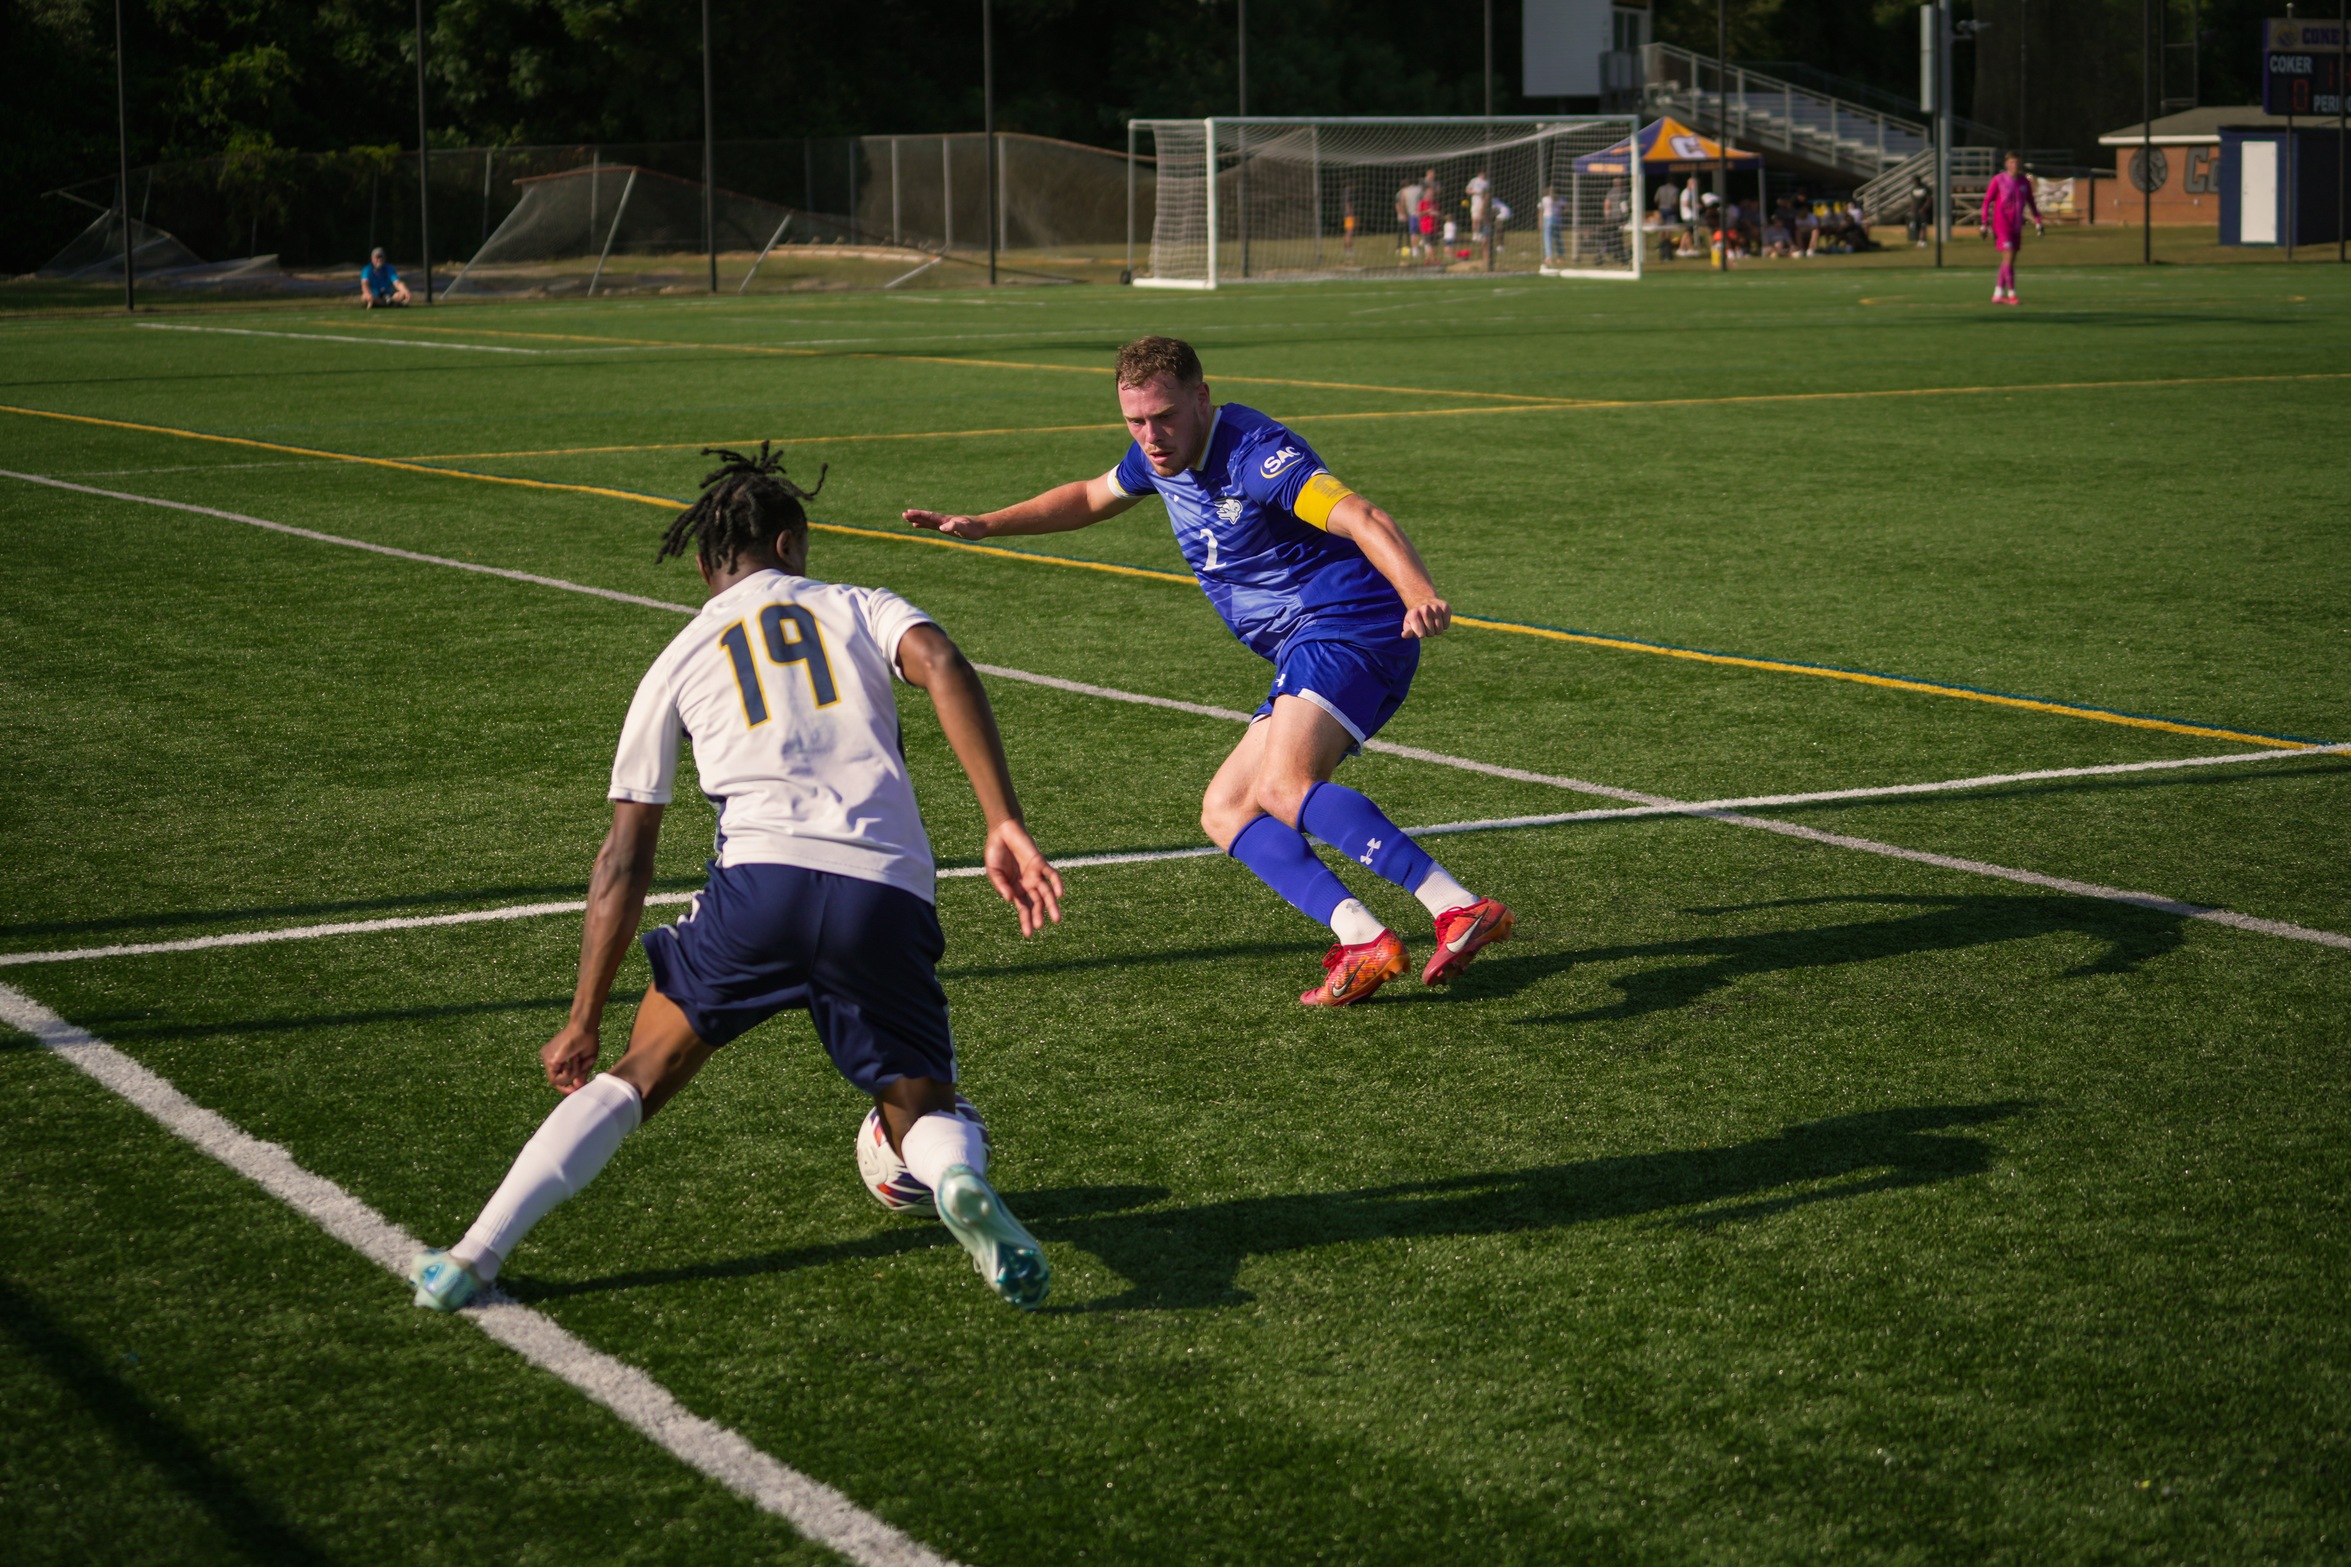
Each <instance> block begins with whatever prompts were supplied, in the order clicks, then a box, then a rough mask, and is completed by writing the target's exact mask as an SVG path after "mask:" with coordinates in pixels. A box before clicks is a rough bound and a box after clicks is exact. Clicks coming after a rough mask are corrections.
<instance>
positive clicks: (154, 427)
mask: <svg viewBox="0 0 2351 1567" xmlns="http://www.w3.org/2000/svg"><path fill="white" fill-rule="evenodd" d="M0 413H11V414H24V415H26V416H28V417H30V418H35V419H60V420H64V421H65V422H67V423H69V424H94V425H98V426H101V427H103V428H105V429H110V430H134V431H136V432H138V433H139V434H141V435H173V436H178V437H179V438H180V439H182V440H189V441H212V442H215V443H217V444H219V445H222V446H250V447H257V448H259V449H260V450H262V451H265V452H286V453H289V454H291V455H293V456H296V457H315V458H317V459H319V460H320V461H322V462H347V463H360V464H363V465H365V466H367V467H370V468H394V469H397V470H399V471H400V472H402V473H429V474H434V475H437V476H438V477H440V478H444V479H471V480H473V481H475V482H476V483H479V484H511V485H514V486H516V487H518V488H521V489H526V490H559V491H565V492H568V493H570V494H573V495H595V496H601V497H602V498H604V499H606V500H614V501H632V502H634V503H635V504H637V505H639V506H658V507H660V508H661V509H662V510H664V511H676V510H677V509H678V508H679V507H680V506H681V505H683V504H684V503H683V502H681V501H677V500H674V499H672V498H670V497H669V496H666V495H647V494H645V493H643V492H642V491H639V490H613V489H607V488H605V487H604V486H602V485H596V484H559V483H556V482H555V481H553V480H549V479H514V478H509V477H507V476H506V475H504V474H499V473H474V472H471V471H470V470H467V469H464V468H437V467H434V466H433V465H432V464H430V463H420V462H405V461H402V460H401V459H399V458H396V457H363V456H361V455H359V454H358V453H356V452H332V451H326V450H323V449H321V448H319V447H315V446H287V445H283V444H281V443H279V442H277V441H257V440H254V439H252V438H251V437H249V436H242V435H214V434H212V433H211V432H210V431H206V430H181V429H176V428H174V427H173V426H171V425H167V424H138V423H134V422H133V421H131V420H128V419H101V418H99V417H97V416H96V415H95V414H68V413H58V412H55V411H54V410H51V409H47V408H19V407H17V406H15V405H14V404H11V403H0ZM809 526H810V527H812V528H817V529H821V530H822V531H824V532H826V533H844V534H848V535H851V536H852V537H856V538H865V539H888V540H891V541H893V542H898V543H908V544H936V545H941V546H944V547H945V548H948V549H959V550H975V551H977V552H978V553H980V554H982V555H1002V556H1006V557H1008V558H1010V559H1013V560H1030V561H1044V562H1046V563H1047V564H1049V565H1054V566H1068V567H1072V568H1074V569H1076V570H1079V571H1100V572H1107V573H1109V574H1110V575H1111V576H1114V577H1148V578H1152V579H1154V580H1157V581H1160V582H1181V583H1184V584H1186V585H1187V586H1188V585H1189V584H1190V583H1191V581H1192V579H1191V578H1190V577H1189V576H1182V575H1178V574H1177V573H1175V572H1172V571H1152V570H1149V569H1147V568H1145V567H1142V566H1121V565H1117V564H1114V563H1112V562H1110V561H1100V560H1072V559H1069V558H1067V557H1064V556H1060V555H1043V554H1032V553H1030V552H1029V551H1027V550H1008V549H1004V548H1001V547H1000V546H996V545H990V544H972V543H969V542H967V541H965V540H963V539H947V538H941V537H939V536H938V535H937V534H933V533H916V532H914V531H913V530H911V529H909V530H908V531H907V532H905V533H892V532H887V531H885V530H883V529H880V528H852V527H849V526H847V525H845V524H842V523H838V522H812V523H810V524H809Z"/></svg>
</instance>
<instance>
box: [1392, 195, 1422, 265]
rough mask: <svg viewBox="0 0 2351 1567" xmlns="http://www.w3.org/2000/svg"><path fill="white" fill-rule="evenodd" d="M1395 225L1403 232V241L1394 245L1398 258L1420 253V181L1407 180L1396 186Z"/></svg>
mask: <svg viewBox="0 0 2351 1567" xmlns="http://www.w3.org/2000/svg"><path fill="white" fill-rule="evenodd" d="M1396 226H1397V228H1398V229H1399V230H1401V231H1402V232H1403V235H1404V240H1403V243H1402V244H1400V245H1398V246H1397V247H1396V254H1397V256H1398V258H1399V259H1401V258H1405V257H1411V256H1417V255H1419V254H1420V182H1419V181H1418V180H1407V181H1406V182H1405V183H1403V184H1402V185H1399V186H1397V187H1396Z"/></svg>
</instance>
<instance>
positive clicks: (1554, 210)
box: [1535, 180, 1624, 266]
mask: <svg viewBox="0 0 2351 1567" xmlns="http://www.w3.org/2000/svg"><path fill="white" fill-rule="evenodd" d="M1623 193H1624V181H1622V180H1618V181H1617V182H1616V183H1614V184H1613V185H1611V186H1609V188H1608V199H1609V201H1610V203H1611V204H1613V205H1622V203H1623V200H1624V194H1623ZM1563 205H1565V204H1564V203H1563V202H1561V201H1560V199H1559V191H1558V189H1557V188H1556V187H1555V186H1550V185H1546V186H1544V187H1543V199H1542V200H1540V201H1538V202H1536V203H1535V227H1536V228H1537V229H1539V230H1540V231H1541V232H1542V235H1543V264H1544V265H1545V266H1549V265H1550V264H1551V263H1552V262H1554V261H1557V260H1558V259H1559V225H1560V223H1561V222H1562V221H1563V220H1564V218H1565V216H1566V214H1565V213H1563V212H1562V211H1561V210H1560V209H1561V207H1562V206H1563ZM1618 221H1619V222H1622V221H1623V219H1622V218H1621V217H1620V218H1619V219H1618Z"/></svg>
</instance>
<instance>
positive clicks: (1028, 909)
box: [898, 625, 1061, 936]
mask: <svg viewBox="0 0 2351 1567" xmlns="http://www.w3.org/2000/svg"><path fill="white" fill-rule="evenodd" d="M898 669H899V672H900V673H902V674H904V675H905V676H906V680H907V683H908V684H909V685H917V686H920V687H922V688H923V690H925V691H927V692H929V693H930V697H931V702H932V705H933V706H935V707H937V708H938V710H939V727H940V728H941V729H944V730H945V731H946V732H947V743H948V744H949V745H951V746H953V747H954V748H955V759H956V760H957V761H959V762H961V763H962V764H963V771H964V774H965V776H967V777H968V778H970V779H971V789H972V793H974V794H976V795H978V796H979V801H980V809H981V810H982V811H985V812H986V813H987V817H988V846H987V849H986V850H985V852H984V854H983V855H982V863H983V864H985V865H986V867H987V871H988V880H989V881H990V882H991V883H992V884H994V886H995V888H996V891H997V892H998V894H1000V895H1001V896H1002V897H1003V899H1004V901H1005V902H1006V903H1009V904H1011V905H1012V907H1013V910H1014V912H1015V913H1017V914H1019V915H1020V933H1021V934H1022V935H1024V936H1028V935H1033V934H1035V933H1036V932H1037V931H1039V930H1041V929H1043V928H1044V925H1045V922H1046V921H1047V920H1052V921H1054V922H1055V923H1056V924H1058V923H1059V922H1060V920H1061V874H1060V872H1058V871H1056V870H1054V868H1053V867H1052V866H1051V865H1049V864H1047V863H1046V861H1045V856H1044V853H1043V852H1042V851H1041V850H1039V849H1038V848H1037V845H1036V842H1035V841H1034V840H1033V839H1031V838H1030V837H1029V830H1028V828H1027V827H1025V826H1023V825H1022V824H1021V819H1020V797H1019V796H1018V795H1016V794H1014V793H1013V792H1012V768H1011V766H1010V764H1008V763H1007V762H1006V761H1005V760H1004V737H1003V736H1002V735H1000V734H998V733H997V732H996V714H995V712H994V710H993V709H991V708H990V707H989V706H988V692H987V688H986V687H985V686H982V685H981V684H980V675H979V671H978V670H976V669H974V668H972V667H971V660H970V659H968V658H965V657H964V656H963V649H961V648H959V647H957V646H956V645H955V644H954V642H953V641H952V640H950V639H949V637H948V635H947V633H946V632H944V631H941V630H940V629H939V628H938V627H937V626H933V625H921V626H916V627H915V628H914V629H913V630H912V631H909V632H907V633H906V635H905V636H904V637H902V638H900V639H899V642H898Z"/></svg>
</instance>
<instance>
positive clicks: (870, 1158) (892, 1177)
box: [857, 1094, 994, 1213]
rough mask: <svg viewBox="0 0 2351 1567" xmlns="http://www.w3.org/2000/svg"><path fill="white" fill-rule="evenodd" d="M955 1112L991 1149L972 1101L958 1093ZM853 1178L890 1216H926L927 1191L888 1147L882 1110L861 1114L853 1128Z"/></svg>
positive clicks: (929, 1205)
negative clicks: (854, 1144) (855, 1140)
mask: <svg viewBox="0 0 2351 1567" xmlns="http://www.w3.org/2000/svg"><path fill="white" fill-rule="evenodd" d="M955 1113H956V1115H957V1116H959V1117H960V1118H962V1119H963V1120H966V1121H969V1122H970V1123H971V1124H972V1125H974V1126H976V1127H978V1128H979V1129H980V1143H981V1145H982V1146H983V1147H993V1146H994V1144H993V1142H992V1141H991V1139H990V1138H989V1136H988V1123H987V1122H985V1121H983V1120H981V1119H980V1113H979V1111H978V1110H976V1109H974V1108H973V1107H972V1102H971V1101H970V1100H968V1099H966V1098H964V1097H963V1096H962V1095H961V1094H957V1095H956V1096H955ZM857 1175H858V1179H859V1180H861V1181H862V1182H864V1184H865V1189H866V1191H867V1192H869V1193H870V1194H872V1197H873V1200H874V1201H875V1202H878V1203H880V1204H881V1205H882V1206H883V1207H885V1208H887V1209H889V1210H890V1211H891V1212H892V1213H929V1212H931V1211H932V1207H931V1189H930V1188H929V1187H927V1186H925V1185H923V1183H922V1182H920V1181H918V1180H916V1179H915V1178H914V1174H913V1172H912V1171H910V1170H908V1169H907V1168H906V1161H905V1160H903V1159H901V1158H899V1157H898V1150H897V1149H895V1148H892V1147H891V1146H890V1133H889V1129H888V1128H887V1127H885V1126H883V1125H882V1107H881V1106H880V1105H875V1106H874V1107H873V1108H872V1109H871V1110H868V1111H866V1112H865V1119H864V1120H863V1121H862V1122H860V1123H859V1124H858V1127H857Z"/></svg>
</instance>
